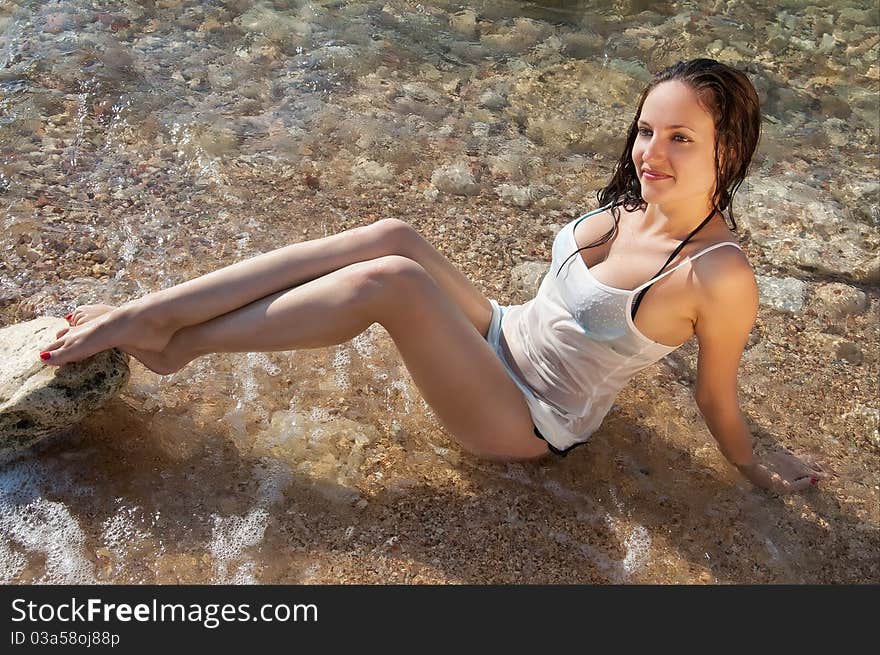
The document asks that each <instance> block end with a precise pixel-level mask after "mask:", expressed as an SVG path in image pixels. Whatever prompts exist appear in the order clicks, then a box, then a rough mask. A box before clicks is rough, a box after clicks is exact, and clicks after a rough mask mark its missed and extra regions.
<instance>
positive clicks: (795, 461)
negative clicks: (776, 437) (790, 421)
mask: <svg viewBox="0 0 880 655" xmlns="http://www.w3.org/2000/svg"><path fill="white" fill-rule="evenodd" d="M761 465H762V466H763V468H764V469H765V470H766V471H767V476H766V482H767V484H764V483H763V482H765V480H762V484H761V486H762V487H764V488H766V489H770V490H771V491H775V492H776V493H780V494H785V493H793V492H796V491H803V490H804V489H809V488H810V487H811V486H815V485H817V484H819V481H821V480H825V479H827V478H828V477H829V476H830V474H829V473H828V472H826V471H825V470H824V469H823V468H822V467H821V466H819V464H817V463H816V462H814V461H808V460H807V458H806V457H804V458H799V457H798V456H797V455H795V454H794V453H792V452H791V451H788V450H777V451H775V452H772V453H769V454H767V455H766V456H764V457H762V458H761Z"/></svg>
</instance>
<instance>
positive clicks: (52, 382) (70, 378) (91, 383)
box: [0, 317, 129, 461]
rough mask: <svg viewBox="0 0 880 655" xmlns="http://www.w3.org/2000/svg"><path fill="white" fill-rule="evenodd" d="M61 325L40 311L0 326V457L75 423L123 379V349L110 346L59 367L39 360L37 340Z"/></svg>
mask: <svg viewBox="0 0 880 655" xmlns="http://www.w3.org/2000/svg"><path fill="white" fill-rule="evenodd" d="M66 325H67V323H66V322H65V321H64V320H63V319H60V318H53V317H41V318H38V319H35V320H33V321H27V322H26V323H18V324H16V325H10V326H8V327H5V328H3V329H0V361H2V362H3V368H2V370H0V461H2V460H4V459H8V458H9V457H10V456H11V455H14V454H15V453H16V452H17V451H19V450H21V449H24V448H26V447H28V446H30V445H32V444H34V443H36V442H37V441H39V440H41V439H44V438H46V437H49V436H52V435H53V434H56V433H58V432H61V431H63V430H65V429H66V428H69V427H70V426H72V425H75V424H76V423H78V422H79V421H81V420H82V419H83V418H85V416H86V415H88V414H89V413H91V412H93V411H94V410H96V409H98V408H99V407H101V406H102V405H104V404H105V403H106V402H107V401H108V400H109V399H110V398H112V397H113V396H114V395H115V394H116V393H117V392H118V391H119V390H120V389H121V388H122V386H123V385H124V384H125V383H126V382H127V381H128V376H129V368H128V355H126V354H125V353H123V352H121V351H119V350H117V349H115V348H114V349H112V350H106V351H104V352H102V353H98V354H97V355H94V356H93V357H89V358H88V359H86V360H83V361H81V362H76V363H74V364H68V365H65V366H61V367H54V366H46V365H45V364H43V362H41V361H40V359H39V356H38V355H39V353H38V348H39V346H40V345H43V344H47V343H51V342H52V341H54V338H55V333H56V332H57V331H58V330H60V329H61V328H63V327H65V326H66Z"/></svg>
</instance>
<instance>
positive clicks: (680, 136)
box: [675, 134, 690, 143]
mask: <svg viewBox="0 0 880 655" xmlns="http://www.w3.org/2000/svg"><path fill="white" fill-rule="evenodd" d="M675 138H676V139H678V140H679V141H680V142H681V143H687V142H688V141H690V139H689V138H687V137H686V136H685V135H684V134H676V135H675Z"/></svg>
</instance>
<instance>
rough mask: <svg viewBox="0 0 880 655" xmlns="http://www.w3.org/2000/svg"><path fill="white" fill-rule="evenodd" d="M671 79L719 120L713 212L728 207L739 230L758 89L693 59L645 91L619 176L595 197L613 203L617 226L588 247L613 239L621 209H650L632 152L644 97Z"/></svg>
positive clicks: (757, 119) (757, 123) (754, 140)
mask: <svg viewBox="0 0 880 655" xmlns="http://www.w3.org/2000/svg"><path fill="white" fill-rule="evenodd" d="M672 80H678V81H679V82H683V83H684V84H687V85H688V86H689V87H690V88H691V89H693V90H694V92H696V94H697V98H698V99H699V102H700V104H701V105H702V107H703V108H704V109H705V110H706V111H707V112H709V114H711V116H712V118H713V120H714V121H715V180H716V184H715V193H714V195H713V196H712V207H713V212H712V214H714V213H715V212H716V211H717V212H719V213H721V215H722V216H723V215H724V210H725V209H726V210H727V219H728V221H729V223H730V229H732V230H735V229H736V220H735V219H734V217H733V207H732V202H733V196H734V194H735V193H736V190H737V189H738V188H739V186H740V184H742V181H743V179H745V176H746V173H747V171H748V168H749V164H750V163H751V161H752V156H753V155H754V153H755V148H756V147H757V146H758V139H759V138H760V135H761V103H760V101H759V100H758V93H757V91H755V87H754V86H752V83H751V82H750V81H749V78H748V77H746V75H745V74H744V73H742V72H741V71H738V70H736V69H735V68H731V67H730V66H727V65H725V64H722V63H720V62H717V61H715V60H714V59H691V60H690V61H680V62H678V63H677V64H675V65H674V66H670V67H669V68H666V69H664V70H662V71H660V72H659V73H657V74H656V75H654V77H653V79H652V80H651V81H650V83H649V84H648V86H647V87H646V88H645V90H644V91H642V97H641V98H640V99H639V106H638V109H636V115H635V118H633V121H632V124H631V125H630V127H629V132H628V134H627V137H626V144H625V145H624V147H623V152H622V153H621V155H620V160H619V161H618V162H617V166H616V167H615V169H614V175H613V176H612V178H611V181H610V182H609V183H608V186H606V187H605V188H604V189H601V190H600V191H598V192H597V194H596V195H597V197H598V200H599V204H600V206H602V207H604V206H607V205H611V215H612V217H613V219H614V226H613V227H612V228H611V230H610V231H609V232H608V233H606V234H605V235H603V236H602V237H600V238H599V239H598V240H597V241H595V242H593V243H591V244H590V245H588V246H584V248H593V247H596V246H600V245H602V244H604V243H607V242H608V241H610V240H611V239H612V238H614V235H615V234H616V233H617V223H618V221H619V219H620V207H621V206H622V207H624V208H625V209H626V210H627V211H635V210H636V209H644V208H645V207H646V206H647V203H646V202H645V201H644V199H643V198H642V191H641V185H640V184H639V178H638V174H637V171H636V166H635V164H634V163H633V160H632V148H633V144H634V143H635V140H636V137H637V136H638V133H639V128H638V122H639V118H640V117H641V115H642V106H643V105H644V104H645V99H646V98H647V97H648V94H649V93H651V91H652V90H653V89H654V87H656V86H657V85H659V84H661V83H663V82H669V81H672ZM712 214H710V216H711V215H712Z"/></svg>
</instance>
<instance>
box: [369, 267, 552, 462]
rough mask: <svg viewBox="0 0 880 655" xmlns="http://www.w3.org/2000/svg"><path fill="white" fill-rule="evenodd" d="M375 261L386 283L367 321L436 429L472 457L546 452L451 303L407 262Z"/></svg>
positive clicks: (488, 351)
mask: <svg viewBox="0 0 880 655" xmlns="http://www.w3.org/2000/svg"><path fill="white" fill-rule="evenodd" d="M382 260H383V266H385V273H386V276H387V279H388V280H391V281H390V282H388V283H387V287H386V288H387V293H386V295H385V297H384V299H383V301H382V302H378V303H377V304H376V308H375V311H376V315H375V316H374V318H375V320H376V321H377V322H378V323H380V324H381V325H382V326H383V327H384V328H385V329H386V330H387V331H388V333H389V334H390V335H391V338H392V340H393V341H394V343H395V345H396V346H397V348H398V350H399V351H400V354H401V356H402V357H403V360H404V363H405V364H406V367H407V369H408V370H409V373H410V375H411V376H412V378H413V381H414V382H415V383H416V385H417V386H418V388H419V390H420V392H421V393H422V396H423V397H424V398H425V400H426V401H427V403H428V404H429V405H430V406H431V408H432V409H433V410H434V412H435V414H436V415H437V418H438V419H439V420H440V422H441V423H442V424H443V425H444V427H446V429H447V430H449V432H450V433H451V434H452V436H453V437H454V438H455V439H456V440H457V441H458V442H459V443H460V444H461V445H462V446H463V447H464V448H465V449H467V450H468V451H470V452H472V453H474V454H475V455H480V456H483V457H488V458H492V459H502V460H503V459H508V460H510V459H528V458H533V457H539V456H541V455H546V454H547V453H548V449H547V445H546V443H545V442H544V441H542V440H540V439H538V438H537V437H536V436H535V434H534V431H533V430H534V427H533V424H532V418H531V414H530V412H529V408H528V405H527V404H526V401H525V398H524V396H523V394H522V392H521V391H520V390H519V388H518V387H517V386H516V384H514V382H513V380H511V379H510V377H509V376H508V374H507V371H506V370H505V368H504V366H503V365H502V364H501V361H500V360H499V359H498V356H497V355H496V354H495V352H494V351H493V350H492V348H491V347H490V346H489V344H488V343H487V342H486V340H485V339H484V338H483V337H482V336H481V335H480V333H478V332H477V331H476V330H474V326H473V325H472V323H471V322H470V320H469V319H468V317H467V316H465V314H464V312H463V311H462V310H461V308H460V307H459V306H458V304H457V303H455V302H454V301H453V300H452V299H451V298H450V297H449V295H448V294H447V293H446V291H445V290H444V289H442V288H441V287H440V286H439V285H438V284H437V282H436V281H435V279H434V277H433V276H432V275H430V274H429V273H428V272H427V271H426V270H425V269H424V268H422V267H421V265H419V264H418V263H416V262H414V261H413V260H410V259H407V258H404V257H385V258H382ZM377 263H378V262H377Z"/></svg>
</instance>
